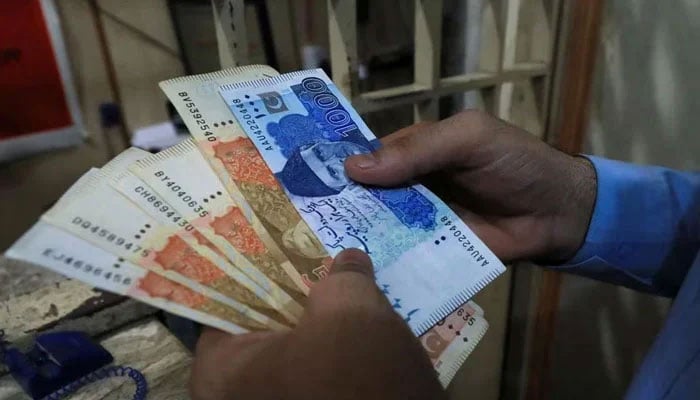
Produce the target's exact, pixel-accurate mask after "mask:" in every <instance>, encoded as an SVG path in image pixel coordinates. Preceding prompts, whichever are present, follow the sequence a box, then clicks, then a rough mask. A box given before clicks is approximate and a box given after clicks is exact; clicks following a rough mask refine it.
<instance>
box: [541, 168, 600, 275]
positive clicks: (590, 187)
mask: <svg viewBox="0 0 700 400" xmlns="http://www.w3.org/2000/svg"><path fill="white" fill-rule="evenodd" d="M566 157H567V159H568V160H567V162H566V166H565V167H564V168H563V169H562V172H563V173H562V176H561V181H560V182H559V185H560V189H559V191H560V194H559V196H557V197H559V201H558V203H559V204H558V206H557V207H556V210H555V212H554V215H553V218H552V226H551V229H550V232H551V236H550V245H549V246H548V247H549V249H548V251H547V254H546V255H545V257H546V258H547V259H548V260H549V261H550V263H556V264H560V263H563V262H566V261H567V260H570V259H571V258H573V257H574V256H575V255H576V253H577V252H578V251H579V249H580V248H581V247H582V246H583V244H584V242H585V240H586V235H587V234H588V227H589V225H590V223H591V217H592V216H593V210H594V208H595V202H596V195H597V186H598V185H597V177H596V170H595V167H594V166H593V164H592V163H591V161H590V160H588V159H587V158H585V157H582V156H566Z"/></svg>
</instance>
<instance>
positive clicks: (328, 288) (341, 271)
mask: <svg viewBox="0 0 700 400" xmlns="http://www.w3.org/2000/svg"><path fill="white" fill-rule="evenodd" d="M386 301H387V300H386V298H385V297H384V296H383V295H382V294H381V292H380V291H379V289H378V288H377V285H376V283H375V281H374V270H373V268H372V261H371V260H370V258H369V256H367V254H365V253H364V252H362V251H360V250H358V249H348V250H344V251H342V252H340V253H339V254H338V255H337V256H336V257H335V260H334V261H333V265H332V266H331V270H330V274H329V275H328V276H327V277H326V278H325V279H323V280H322V281H321V282H319V283H317V284H316V285H314V286H313V287H312V288H311V292H310V293H309V300H308V302H307V304H306V312H307V315H318V313H326V312H327V313H331V314H334V313H337V311H338V310H350V309H357V308H358V307H359V308H363V307H370V308H376V307H378V306H379V307H384V306H385V305H384V304H383V302H386Z"/></svg>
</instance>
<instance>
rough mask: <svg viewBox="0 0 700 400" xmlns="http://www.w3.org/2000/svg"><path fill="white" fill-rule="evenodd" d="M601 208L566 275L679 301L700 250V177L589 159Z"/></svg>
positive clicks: (568, 265) (593, 218)
mask: <svg viewBox="0 0 700 400" xmlns="http://www.w3.org/2000/svg"><path fill="white" fill-rule="evenodd" d="M589 159H590V161H591V162H592V164H593V166H594V167H595V170H596V173H597V194H596V203H595V208H594V211H593V215H592V217H591V222H590V225H589V228H588V233H587V234H586V239H585V242H584V244H583V246H582V247H581V249H580V250H579V251H578V253H577V254H576V255H575V256H574V257H573V259H571V260H570V261H569V262H567V264H566V265H565V266H561V267H559V269H560V270H562V271H567V272H572V273H576V274H580V275H584V276H587V277H591V278H594V279H598V280H602V281H606V282H610V283H614V284H619V285H624V286H627V287H631V288H634V289H638V290H643V291H647V292H652V293H656V294H661V295H664V296H674V295H675V294H676V292H677V291H678V289H679V288H680V285H681V283H682V282H683V280H684V278H685V275H686V273H687V271H688V268H689V267H690V265H691V263H692V262H693V260H694V258H695V256H696V254H697V252H698V250H699V249H700V174H693V173H682V172H677V171H673V170H669V169H665V168H659V167H640V166H635V165H632V164H625V163H622V162H618V161H612V160H606V159H602V158H597V157H589Z"/></svg>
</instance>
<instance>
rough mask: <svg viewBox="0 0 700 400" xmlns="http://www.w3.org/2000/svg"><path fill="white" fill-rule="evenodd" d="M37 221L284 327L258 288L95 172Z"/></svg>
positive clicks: (241, 310) (243, 312)
mask: <svg viewBox="0 0 700 400" xmlns="http://www.w3.org/2000/svg"><path fill="white" fill-rule="evenodd" d="M42 219H43V220H44V221H47V222H48V223H50V224H53V225H55V226H58V227H60V228H62V229H65V230H67V231H69V232H70V233H72V234H74V235H76V236H78V237H80V238H82V239H84V240H86V241H89V242H91V243H93V244H95V245H96V246H99V247H102V248H104V249H105V250H107V251H109V252H112V253H114V254H116V255H118V256H120V257H122V258H124V259H126V260H129V261H131V262H132V263H134V264H138V265H140V266H142V267H144V268H146V269H148V270H150V271H153V272H155V273H156V274H158V275H162V276H164V277H166V278H168V279H170V280H172V281H175V282H177V283H180V284H181V285H184V286H187V287H189V288H190V289H193V290H195V291H196V292H198V293H200V294H202V295H205V296H207V297H209V298H212V299H215V300H217V301H219V302H222V303H224V304H228V305H229V306H231V307H234V308H236V309H237V310H239V311H240V312H241V313H242V314H244V315H247V316H249V317H250V318H251V319H253V320H255V321H257V322H259V323H262V324H265V325H266V326H268V327H269V328H270V329H283V328H284V327H285V320H277V319H275V317H277V316H278V315H279V313H278V312H277V310H276V309H275V308H274V307H273V306H272V305H270V304H268V303H265V302H263V301H258V302H256V301H255V300H257V299H263V298H264V296H265V292H264V291H263V290H262V289H261V288H259V287H257V286H253V285H251V286H249V287H245V286H243V285H242V283H243V282H241V281H239V280H236V279H234V278H232V277H231V276H229V275H228V274H225V273H223V272H222V271H221V270H220V269H219V268H218V266H216V265H215V264H214V263H212V262H211V261H210V260H209V259H207V258H206V257H204V256H202V255H201V254H200V253H198V252H197V251H196V250H194V249H192V248H191V247H190V246H189V245H187V244H186V243H185V242H184V240H182V238H181V237H179V236H177V235H176V234H175V233H174V232H173V230H172V229H169V228H167V227H164V226H163V225H161V224H159V223H158V222H157V221H156V220H154V219H153V218H150V217H149V216H148V215H147V214H146V213H145V212H143V211H142V210H141V209H140V208H138V207H137V206H136V205H135V204H133V203H132V202H130V201H129V200H128V199H126V198H125V197H123V196H121V195H120V194H119V193H118V192H116V191H115V190H114V189H113V188H111V187H110V186H109V185H108V184H107V180H106V179H104V177H103V176H102V175H101V174H100V172H99V171H97V170H92V171H90V172H88V173H86V174H85V175H84V176H83V177H81V178H80V179H79V180H78V182H76V183H75V184H74V185H73V186H72V187H71V189H69V191H68V192H66V194H64V195H63V197H61V199H59V201H58V202H57V203H56V205H54V206H53V207H52V208H51V209H50V210H49V211H48V212H47V213H46V214H44V216H42ZM232 272H233V271H232ZM251 303H252V304H253V306H251V305H250V304H251Z"/></svg>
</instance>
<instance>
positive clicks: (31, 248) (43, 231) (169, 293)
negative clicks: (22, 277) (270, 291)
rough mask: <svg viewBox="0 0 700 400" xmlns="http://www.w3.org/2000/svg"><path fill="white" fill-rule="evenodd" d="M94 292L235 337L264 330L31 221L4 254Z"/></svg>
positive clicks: (194, 294) (209, 301)
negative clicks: (121, 297) (139, 303)
mask: <svg viewBox="0 0 700 400" xmlns="http://www.w3.org/2000/svg"><path fill="white" fill-rule="evenodd" d="M5 255H6V256H7V257H8V258H11V259H16V260H22V261H25V262H28V263H32V264H36V265H39V266H42V267H45V268H48V269H50V270H52V271H54V272H57V273H59V274H63V275H65V276H67V277H68V278H72V279H77V280H80V281H82V282H84V283H87V284H89V285H91V286H94V287H96V288H100V289H102V290H106V291H109V292H112V293H116V294H120V295H124V296H129V297H131V298H134V299H136V300H138V301H142V302H144V303H146V304H149V305H151V306H153V307H157V308H160V309H162V310H165V311H167V312H169V313H172V314H175V315H179V316H181V317H185V318H189V319H191V320H193V321H197V322H199V323H202V324H205V325H209V326H212V327H215V328H218V329H221V330H224V331H226V332H230V333H234V334H238V333H245V332H249V331H255V330H263V329H266V326H265V325H264V324H261V323H258V322H256V321H254V320H252V319H250V318H249V317H247V316H246V315H244V314H242V313H240V312H239V311H237V310H236V309H234V308H232V307H230V306H229V305H226V304H224V303H221V302H218V301H216V300H213V299H211V298H209V297H206V296H203V295H202V294H201V293H197V292H195V291H193V290H192V289H190V288H187V287H185V286H183V285H181V284H179V283H177V282H174V281H172V280H170V279H167V278H165V277H163V276H161V275H158V274H154V273H153V272H151V271H148V270H146V269H144V268H142V267H140V266H138V265H136V264H133V263H131V262H129V261H126V260H124V259H122V258H120V257H118V256H116V255H114V254H112V253H109V252H107V251H105V250H103V249H101V248H99V247H97V246H95V245H93V244H91V243H89V242H87V241H84V240H82V239H80V238H79V237H77V236H74V235H72V234H70V233H68V232H67V231H65V230H63V229H60V228H57V227H55V226H52V225H50V224H47V223H46V222H43V221H39V222H37V223H36V224H35V225H34V226H33V227H32V228H31V229H30V230H29V231H27V232H26V233H25V234H24V235H23V236H22V237H21V238H20V239H19V240H17V242H15V243H14V244H13V245H12V247H10V249H9V250H8V251H7V252H6V253H5Z"/></svg>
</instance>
